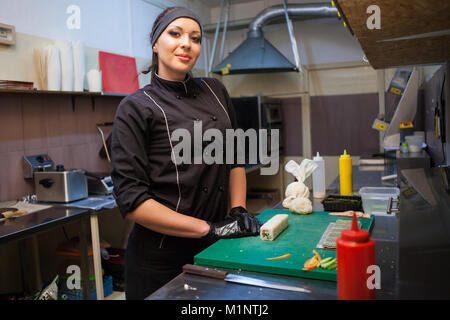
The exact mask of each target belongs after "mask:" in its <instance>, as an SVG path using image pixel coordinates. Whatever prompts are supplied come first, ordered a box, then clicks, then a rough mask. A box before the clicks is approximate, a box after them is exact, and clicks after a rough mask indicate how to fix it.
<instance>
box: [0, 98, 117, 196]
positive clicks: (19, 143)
mask: <svg viewBox="0 0 450 320" xmlns="http://www.w3.org/2000/svg"><path fill="white" fill-rule="evenodd" d="M121 99H122V98H120V97H103V96H102V97H95V108H93V103H92V100H91V97H90V96H76V97H75V99H74V106H75V108H74V109H73V107H72V96H71V95H63V94H61V95H59V94H18V93H0V201H8V200H14V199H19V198H21V197H23V196H24V195H27V194H33V193H34V184H33V182H30V181H26V180H25V179H24V178H23V169H22V159H23V156H24V155H33V154H48V155H49V156H50V157H51V158H52V159H53V160H54V162H55V164H63V165H64V166H65V168H66V169H72V168H84V169H87V170H89V171H93V172H109V170H110V164H109V163H108V162H107V160H103V159H101V158H100V157H99V156H98V152H99V150H100V148H101V146H102V142H101V137H100V134H99V132H98V130H97V128H96V124H97V123H103V122H111V121H113V120H114V115H115V112H116V109H117V106H118V105H119V103H120V100H121ZM104 132H105V134H108V133H109V132H110V128H105V130H104Z"/></svg>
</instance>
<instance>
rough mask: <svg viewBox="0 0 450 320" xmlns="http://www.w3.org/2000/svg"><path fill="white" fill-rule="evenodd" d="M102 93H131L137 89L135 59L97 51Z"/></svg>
mask: <svg viewBox="0 0 450 320" xmlns="http://www.w3.org/2000/svg"><path fill="white" fill-rule="evenodd" d="M98 58H99V63H100V70H101V71H102V82H103V91H104V92H118V93H133V92H135V91H136V90H138V89H139V80H138V74H137V68H136V59H135V58H133V57H127V56H122V55H119V54H114V53H108V52H103V51H99V53H98Z"/></svg>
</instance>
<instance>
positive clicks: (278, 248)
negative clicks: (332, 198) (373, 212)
mask: <svg viewBox="0 0 450 320" xmlns="http://www.w3.org/2000/svg"><path fill="white" fill-rule="evenodd" d="M280 213H283V214H288V215H289V226H288V227H287V228H286V229H285V230H284V231H283V232H282V233H281V234H280V235H279V236H278V237H277V238H276V239H275V240H274V241H263V240H261V239H260V238H259V236H254V237H245V238H237V239H222V240H219V241H217V242H216V243H214V244H213V245H211V246H210V247H208V248H207V249H205V250H203V251H202V252H200V253H199V254H197V255H196V256H195V257H194V262H195V264H198V265H204V266H213V267H222V268H231V269H241V270H247V271H256V272H264V273H272V274H280V275H288V276H296V277H303V278H313V279H322V280H330V281H336V269H334V270H331V271H330V270H325V269H321V268H316V269H314V270H310V271H303V270H302V268H303V265H304V263H305V261H306V260H307V259H309V258H311V257H312V256H314V254H313V252H312V250H313V249H316V246H317V244H318V242H319V240H320V238H321V237H322V235H323V233H324V232H325V230H326V229H327V227H328V225H329V224H330V223H331V222H335V221H336V220H338V219H343V220H347V219H351V218H346V217H336V216H330V215H329V214H328V212H318V211H315V212H313V213H312V214H309V215H296V214H292V213H290V212H289V210H273V209H270V210H266V211H264V212H263V213H261V214H260V215H259V216H258V219H259V220H260V221H261V222H263V223H264V222H266V221H268V220H269V219H270V218H271V217H273V216H274V215H276V214H280ZM358 220H359V221H360V222H361V224H362V228H363V229H366V230H370V227H371V225H372V223H373V217H372V218H371V219H358ZM316 250H317V251H318V252H319V254H320V255H321V257H322V258H327V257H333V258H335V257H336V250H327V249H316ZM289 253H290V254H292V256H291V257H289V258H286V259H280V260H267V258H272V257H278V256H281V255H284V254H289Z"/></svg>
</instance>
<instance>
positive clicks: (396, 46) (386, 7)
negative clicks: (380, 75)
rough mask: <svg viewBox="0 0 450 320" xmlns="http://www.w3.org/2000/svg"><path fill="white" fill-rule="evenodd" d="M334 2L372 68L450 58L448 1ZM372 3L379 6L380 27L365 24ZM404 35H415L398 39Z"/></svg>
mask: <svg viewBox="0 0 450 320" xmlns="http://www.w3.org/2000/svg"><path fill="white" fill-rule="evenodd" d="M335 3H336V6H337V7H338V9H339V11H340V13H341V15H343V18H344V20H345V21H346V23H347V24H348V26H349V27H350V29H351V30H352V32H353V33H354V35H355V36H356V37H357V38H358V41H359V43H360V44H361V47H362V49H363V51H364V53H365V55H366V57H367V59H368V60H369V62H370V64H371V65H372V67H374V68H375V69H380V68H388V67H395V66H404V65H414V64H426V63H442V62H445V61H448V60H450V1H442V0H427V1H423V0H395V1H392V0H335ZM371 5H377V6H378V7H379V8H380V18H381V19H380V21H381V28H380V29H369V28H368V27H367V19H368V18H369V16H370V15H371V13H367V8H368V7H369V6H371ZM417 36H420V38H417ZM405 37H416V38H409V39H399V38H405ZM392 39H396V40H392ZM387 40H388V41H387Z"/></svg>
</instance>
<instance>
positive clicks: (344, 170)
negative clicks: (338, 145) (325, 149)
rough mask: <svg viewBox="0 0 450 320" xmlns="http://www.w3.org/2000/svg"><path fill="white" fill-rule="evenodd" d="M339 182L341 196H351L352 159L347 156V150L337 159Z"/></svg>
mask: <svg viewBox="0 0 450 320" xmlns="http://www.w3.org/2000/svg"><path fill="white" fill-rule="evenodd" d="M339 181H340V190H341V196H350V195H352V193H353V181H352V158H351V157H350V155H349V154H347V150H344V154H343V155H341V157H340V158H339Z"/></svg>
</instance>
